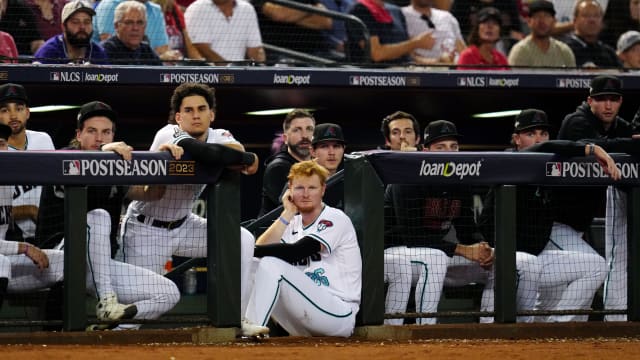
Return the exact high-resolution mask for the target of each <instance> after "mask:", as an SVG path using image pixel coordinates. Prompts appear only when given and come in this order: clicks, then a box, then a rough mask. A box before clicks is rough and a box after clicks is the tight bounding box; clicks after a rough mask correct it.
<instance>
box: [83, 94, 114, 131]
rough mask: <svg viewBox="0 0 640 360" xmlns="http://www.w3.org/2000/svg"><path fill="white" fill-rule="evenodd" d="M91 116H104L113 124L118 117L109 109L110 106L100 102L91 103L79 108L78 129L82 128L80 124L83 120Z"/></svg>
mask: <svg viewBox="0 0 640 360" xmlns="http://www.w3.org/2000/svg"><path fill="white" fill-rule="evenodd" d="M93 116H106V117H108V118H109V119H110V120H111V121H112V122H114V123H115V122H116V120H118V115H117V114H116V112H115V111H113V109H111V106H109V105H107V104H105V103H103V102H102V101H92V102H88V103H86V104H84V105H82V106H81V107H80V111H79V112H78V129H80V128H81V127H82V123H83V122H84V121H85V120H87V119H88V118H90V117H93Z"/></svg>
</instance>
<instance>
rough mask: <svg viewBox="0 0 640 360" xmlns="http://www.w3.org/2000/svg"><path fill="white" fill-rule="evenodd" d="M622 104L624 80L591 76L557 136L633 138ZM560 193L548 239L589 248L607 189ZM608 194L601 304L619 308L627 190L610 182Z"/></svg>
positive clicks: (623, 289) (608, 141)
mask: <svg viewBox="0 0 640 360" xmlns="http://www.w3.org/2000/svg"><path fill="white" fill-rule="evenodd" d="M621 106H622V81H621V80H620V79H619V78H617V77H615V76H610V75H600V76H597V77H595V78H593V79H592V80H591V86H590V87H589V96H588V97H587V101H585V102H583V103H582V104H581V105H580V106H578V108H577V109H576V111H575V112H573V113H571V114H568V115H567V116H566V117H565V118H564V120H563V121H562V126H561V127H560V132H559V133H558V139H564V140H580V139H598V140H600V141H604V142H605V145H606V146H612V145H613V144H616V143H617V142H618V141H619V138H631V136H632V135H633V129H632V127H631V125H630V124H629V123H628V122H627V121H625V120H624V119H623V118H621V117H620V116H618V112H619V111H620V107H621ZM603 147H604V146H603ZM611 151H614V149H611ZM558 197H559V200H558V201H559V203H560V204H561V205H564V209H563V211H560V212H559V213H558V214H557V216H556V219H555V221H556V222H555V223H554V227H553V230H552V232H551V237H550V238H551V240H553V241H559V242H558V244H559V245H560V246H563V244H565V243H568V242H569V243H574V244H578V246H580V247H581V248H585V249H587V250H588V249H589V248H590V246H589V244H588V243H586V242H585V241H584V240H583V236H584V234H587V233H588V231H589V230H590V226H591V223H592V222H593V218H594V217H595V216H596V215H598V214H599V213H601V212H602V208H603V207H605V204H604V199H605V190H604V189H603V188H602V187H595V188H594V187H580V188H579V189H578V188H576V189H567V190H566V191H562V192H561V193H559V194H558ZM606 199H607V200H606V216H605V243H606V244H605V246H606V252H605V254H606V260H607V268H608V269H610V273H609V276H608V277H607V285H606V286H605V289H606V293H605V295H604V305H605V309H618V310H619V309H625V308H626V305H627V286H626V281H627V280H626V278H627V276H626V269H627V259H626V257H627V247H626V241H624V240H621V239H626V237H627V233H626V216H622V215H621V214H626V201H625V200H624V199H626V193H625V192H624V191H623V190H621V189H619V188H615V187H609V188H608V189H607V190H606ZM569 206H571V207H570V208H569ZM615 214H617V215H615ZM600 216H601V214H600ZM614 245H615V246H614ZM606 318H607V319H608V320H621V319H622V318H621V317H620V316H617V315H613V316H612V315H608V316H607V317H606ZM624 318H625V319H626V317H624Z"/></svg>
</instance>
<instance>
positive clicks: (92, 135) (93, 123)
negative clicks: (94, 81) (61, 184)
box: [39, 101, 181, 330]
mask: <svg viewBox="0 0 640 360" xmlns="http://www.w3.org/2000/svg"><path fill="white" fill-rule="evenodd" d="M116 121H117V116H116V113H115V112H114V111H113V110H112V109H111V107H110V106H109V105H107V104H105V103H103V102H100V101H93V102H89V103H86V104H84V105H82V106H81V107H80V111H79V112H78V117H77V129H76V137H75V138H74V140H73V141H72V145H71V146H70V147H67V148H65V149H63V150H91V151H100V150H102V151H113V152H115V153H117V154H119V155H121V156H122V158H123V159H125V160H131V158H132V154H131V151H132V148H131V146H129V145H127V144H126V143H124V142H113V138H114V135H115V123H116ZM160 149H161V150H170V151H172V153H173V155H174V156H175V157H177V158H179V157H180V155H181V149H180V148H179V147H177V146H169V145H165V146H163V147H161V148H160ZM52 189H53V187H46V188H45V191H44V193H43V209H42V217H43V218H47V219H54V221H55V217H53V216H48V217H47V215H48V214H51V213H52V212H57V211H61V210H62V208H63V206H64V189H63V188H58V189H57V190H58V191H51V190H52ZM124 196H125V189H122V188H121V187H117V186H90V187H89V189H88V204H87V205H88V209H89V211H88V212H87V257H86V259H87V278H86V282H87V292H89V293H91V294H92V295H94V296H96V298H97V299H98V300H99V301H98V304H97V306H96V315H97V317H98V319H100V320H124V319H156V318H158V317H160V316H161V315H162V314H164V313H165V312H167V311H169V310H171V309H172V308H173V307H174V306H175V305H176V304H177V302H178V301H179V300H180V292H179V290H178V288H177V287H176V285H175V284H174V283H173V282H172V281H171V280H169V279H167V278H165V277H163V276H161V275H159V274H157V273H154V272H152V271H150V270H147V269H144V268H141V267H138V266H134V265H131V264H126V263H123V262H120V261H116V260H113V259H111V255H112V253H113V251H112V248H111V244H112V241H111V235H112V231H114V230H113V229H117V224H118V222H119V220H120V210H121V207H122V200H123V198H124ZM110 211H111V213H110ZM39 225H40V227H43V228H44V229H45V230H44V231H48V232H51V233H56V232H60V231H63V229H62V225H63V224H62V223H60V221H56V222H55V224H46V223H42V222H41V223H40V224H39ZM55 225H57V228H56V226H55ZM56 248H57V249H63V248H64V239H63V240H62V242H61V243H60V244H59V245H58V246H57V247H56ZM112 327H113V326H112V325H111V326H109V325H91V326H89V327H88V330H104V329H108V328H112ZM138 327H140V325H139V324H138V325H129V324H121V325H119V326H118V327H117V329H132V328H138Z"/></svg>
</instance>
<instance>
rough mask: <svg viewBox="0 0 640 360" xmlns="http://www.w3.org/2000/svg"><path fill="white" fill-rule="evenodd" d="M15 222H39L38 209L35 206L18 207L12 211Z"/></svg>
mask: <svg viewBox="0 0 640 360" xmlns="http://www.w3.org/2000/svg"><path fill="white" fill-rule="evenodd" d="M11 215H12V216H13V219H14V220H24V219H30V220H33V221H36V220H38V207H37V206H35V205H17V206H14V207H13V209H12V210H11Z"/></svg>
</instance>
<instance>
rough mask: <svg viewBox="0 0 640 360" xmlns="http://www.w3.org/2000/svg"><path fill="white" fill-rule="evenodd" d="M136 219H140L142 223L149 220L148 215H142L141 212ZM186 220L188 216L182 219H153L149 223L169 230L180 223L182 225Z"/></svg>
mask: <svg viewBox="0 0 640 360" xmlns="http://www.w3.org/2000/svg"><path fill="white" fill-rule="evenodd" d="M136 219H138V221H140V222H141V223H145V222H144V221H145V220H147V217H146V216H144V215H142V214H140V215H138V216H136ZM185 220H187V217H186V216H185V217H183V218H182V219H179V220H174V221H162V220H153V221H151V222H150V224H149V225H151V226H155V227H159V228H163V229H167V230H173V229H175V228H177V227H179V226H180V225H182V223H183V222H184V221H185ZM145 224H146V223H145Z"/></svg>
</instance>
